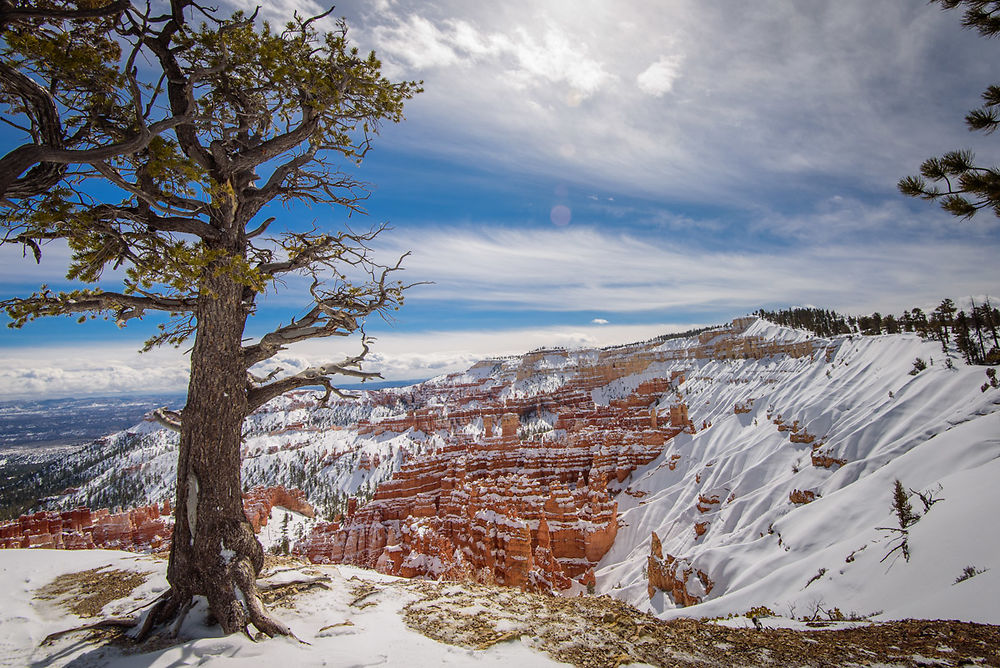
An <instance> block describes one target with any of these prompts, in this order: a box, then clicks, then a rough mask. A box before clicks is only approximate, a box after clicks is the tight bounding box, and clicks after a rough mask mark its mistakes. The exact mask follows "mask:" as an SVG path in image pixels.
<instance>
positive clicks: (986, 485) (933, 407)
mask: <svg viewBox="0 0 1000 668" xmlns="http://www.w3.org/2000/svg"><path fill="white" fill-rule="evenodd" d="M765 327H766V328H767V329H768V330H773V329H775V328H776V326H773V325H768V324H765V323H762V322H759V323H758V328H759V329H763V328H765ZM751 329H753V328H751ZM777 329H778V330H783V331H778V332H768V336H775V335H778V336H791V335H793V333H792V332H790V330H784V329H783V328H777ZM834 343H835V345H836V346H837V348H836V353H835V355H833V357H832V361H831V363H826V362H825V361H824V360H823V358H822V356H818V357H817V359H816V360H815V361H811V360H810V359H809V358H799V359H791V358H788V357H786V356H781V355H779V356H775V357H774V358H765V359H764V360H760V361H757V360H737V361H728V362H720V361H708V360H698V361H697V362H696V363H695V364H694V365H693V368H691V370H690V372H689V378H690V380H688V381H687V382H686V383H685V384H684V385H683V386H682V387H683V388H684V392H685V395H686V399H687V402H688V404H689V406H690V411H691V418H692V420H694V422H695V423H696V424H697V425H701V424H702V422H703V421H704V420H707V421H709V422H710V423H711V426H710V427H709V428H708V429H706V430H703V431H700V432H699V433H697V434H695V435H682V436H679V437H677V438H675V439H674V440H673V441H672V442H670V443H669V444H668V447H667V448H666V449H665V451H664V453H663V455H662V456H661V457H660V458H659V459H657V460H655V461H653V462H652V463H651V464H650V465H648V466H647V467H646V468H645V469H644V470H641V471H637V472H635V473H634V474H633V476H632V479H631V481H630V485H629V488H630V491H633V492H637V493H638V495H639V496H641V495H642V493H645V494H646V496H643V497H642V498H641V500H638V499H636V498H634V497H633V496H630V495H625V494H623V495H620V496H619V497H618V499H619V504H620V512H621V514H620V519H621V522H622V524H624V525H626V526H624V527H623V528H622V529H621V530H620V531H619V533H618V537H617V539H616V542H615V545H614V547H613V548H612V550H611V551H610V552H609V553H608V554H607V555H606V556H605V558H604V560H603V561H602V562H601V568H600V570H599V571H598V573H597V575H598V587H597V588H598V591H602V592H607V593H611V594H612V595H614V596H616V597H619V598H622V599H624V600H626V601H628V602H630V603H632V604H634V605H636V606H638V607H639V608H640V609H644V610H648V611H651V612H654V613H656V614H658V615H659V616H661V617H664V618H670V617H674V616H678V615H684V616H689V615H690V616H724V615H728V614H731V613H737V614H739V613H742V612H745V611H746V610H749V609H751V608H753V607H755V606H760V605H765V606H767V607H769V608H771V609H772V610H774V611H775V612H776V613H780V614H785V615H789V616H802V615H808V614H812V613H813V612H814V611H815V610H816V608H817V606H819V607H820V608H822V609H823V610H828V611H829V610H833V609H834V608H839V610H840V611H841V612H843V613H844V614H845V615H848V614H851V613H856V614H871V613H874V612H878V611H882V617H884V618H902V617H929V618H956V619H964V620H972V621H982V622H991V623H998V622H1000V603H997V601H1000V532H998V531H997V529H998V528H1000V525H998V521H997V519H996V511H997V510H998V509H1000V490H998V489H997V488H996V481H997V480H1000V477H998V475H1000V413H998V412H997V411H998V408H1000V390H997V389H993V388H990V389H989V390H988V391H987V392H985V393H983V392H981V391H980V385H981V384H982V381H983V380H984V379H985V376H984V375H983V368H982V367H967V366H965V365H963V364H961V363H960V362H958V361H957V360H953V362H954V367H955V368H947V367H946V365H945V357H944V355H943V354H942V352H941V348H940V346H939V344H936V343H929V342H925V341H922V340H921V339H920V338H919V337H917V336H915V335H891V336H888V335H887V336H876V337H855V338H853V339H851V338H840V339H835V340H834ZM917 357H921V358H922V359H924V360H925V361H927V362H928V363H931V364H932V366H929V367H928V368H927V369H926V370H924V371H922V372H920V373H918V374H916V375H910V373H909V372H910V371H911V370H912V369H913V361H914V359H915V358H917ZM749 399H753V405H752V410H751V412H749V413H743V414H735V413H734V410H733V409H734V405H735V404H736V403H738V402H745V401H747V400H749ZM778 416H781V418H783V421H784V422H786V423H791V422H792V421H793V420H798V422H799V425H800V426H801V427H802V428H804V429H805V430H806V431H807V432H808V433H810V434H813V435H815V436H816V437H817V441H816V442H817V443H819V442H822V443H823V445H822V446H821V447H820V448H819V450H820V451H822V452H824V453H826V454H828V455H829V456H830V457H832V458H837V459H843V460H846V463H845V464H844V465H843V466H840V467H838V466H836V465H833V466H832V467H831V468H830V469H827V468H823V467H817V466H813V465H812V462H811V458H810V453H811V451H812V446H811V445H809V444H797V443H792V442H790V441H789V433H788V432H781V431H778V430H777V426H776V425H775V423H774V422H773V421H772V419H774V418H778ZM769 417H770V418H771V419H769ZM677 455H680V457H679V458H677V457H676V456H677ZM671 460H674V466H675V468H674V470H670V468H669V466H668V465H667V464H668V462H671ZM896 479H899V480H901V481H902V482H903V484H904V486H905V487H907V488H908V489H913V490H917V491H925V492H926V491H932V492H933V497H934V498H940V499H941V501H939V502H937V503H934V504H933V506H932V507H931V508H930V510H929V511H928V512H927V513H926V517H923V518H922V519H921V520H920V521H918V522H917V523H916V524H915V525H914V526H913V527H912V528H911V529H910V532H909V533H910V535H909V539H908V544H909V548H910V552H911V555H912V557H911V559H910V561H909V562H906V561H905V560H904V559H902V558H900V552H898V551H897V552H895V553H894V554H893V555H892V556H890V557H889V558H888V559H886V560H885V561H884V562H883V561H882V559H883V557H884V556H885V555H886V553H887V552H889V550H890V549H891V547H892V542H891V541H892V540H893V539H894V538H895V534H894V533H893V532H890V531H885V530H879V529H877V527H887V526H898V523H897V521H896V517H895V516H894V515H893V514H892V512H891V508H890V504H891V491H892V488H893V484H894V480H896ZM793 490H809V491H812V492H814V493H815V495H816V497H817V498H816V500H815V501H813V502H811V503H808V504H806V505H797V504H794V503H792V502H791V501H790V500H789V495H790V493H791V492H792V491H793ZM699 494H701V495H704V496H706V497H709V496H712V495H715V496H717V497H718V498H719V499H720V503H718V504H708V508H707V512H701V511H700V510H699V509H698V508H697V506H696V504H697V502H698V496H699ZM911 502H912V503H913V504H914V509H915V510H917V511H918V512H919V513H920V514H924V509H923V506H922V504H921V502H920V500H919V499H918V498H917V497H916V496H913V497H911ZM703 506H704V504H703ZM696 522H698V523H701V522H707V523H708V526H707V530H706V532H705V534H704V535H702V536H700V537H699V536H697V535H696V534H695V531H694V525H695V523H696ZM653 531H655V532H656V533H657V535H658V536H659V538H660V539H661V541H662V544H663V552H664V553H665V554H670V555H673V556H675V557H678V558H682V559H684V560H686V561H687V562H688V563H689V564H690V565H691V566H692V567H693V568H696V569H699V570H701V571H703V572H705V573H706V574H707V575H708V576H709V578H710V579H711V581H712V582H713V583H714V587H713V588H712V591H711V592H710V593H709V594H708V595H707V596H705V597H704V602H703V603H701V604H700V605H697V606H693V607H689V608H683V609H682V608H677V607H676V606H674V604H673V602H672V601H671V599H670V597H668V596H666V595H665V594H663V593H662V592H657V593H656V594H655V595H654V597H653V598H652V599H650V598H649V597H648V594H647V588H646V578H645V576H644V572H643V571H644V568H645V567H646V563H647V557H648V556H649V554H650V534H651V532H653ZM966 566H973V567H974V568H975V569H976V570H984V571H985V572H983V573H982V574H979V575H976V576H975V577H974V579H970V580H967V581H964V582H961V583H958V584H955V580H956V578H958V576H960V575H961V574H962V573H963V569H964V568H965V567H966ZM700 587H701V583H700V582H697V580H694V581H693V582H692V583H690V584H689V586H688V591H689V592H691V593H692V594H696V595H703V594H704V591H703V589H702V590H701V591H699V588H700Z"/></svg>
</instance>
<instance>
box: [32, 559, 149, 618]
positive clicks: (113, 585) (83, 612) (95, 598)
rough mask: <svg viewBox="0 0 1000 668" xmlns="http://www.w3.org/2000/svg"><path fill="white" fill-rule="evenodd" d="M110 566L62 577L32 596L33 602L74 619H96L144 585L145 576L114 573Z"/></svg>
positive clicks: (117, 571) (133, 573)
mask: <svg viewBox="0 0 1000 668" xmlns="http://www.w3.org/2000/svg"><path fill="white" fill-rule="evenodd" d="M109 569H111V565H110V564H109V565H106V566H100V567H98V568H92V569H90V570H88V571H79V572H77V573H65V574H63V575H60V576H59V577H57V578H56V579H55V580H53V581H52V582H50V583H48V584H47V585H45V586H44V587H41V588H39V589H38V591H36V592H35V598H36V599H39V600H42V601H54V602H55V603H56V604H58V605H61V606H62V607H64V608H66V609H67V610H69V611H70V612H72V613H73V614H74V615H76V616H78V617H97V616H98V615H100V614H101V611H102V610H103V609H104V606H106V605H107V604H108V603H111V602H112V601H117V600H119V599H122V598H127V597H129V596H131V595H132V592H133V591H135V589H136V588H137V587H139V586H140V585H143V584H145V582H146V580H147V578H149V574H148V573H137V572H136V571H126V570H115V569H111V570H109Z"/></svg>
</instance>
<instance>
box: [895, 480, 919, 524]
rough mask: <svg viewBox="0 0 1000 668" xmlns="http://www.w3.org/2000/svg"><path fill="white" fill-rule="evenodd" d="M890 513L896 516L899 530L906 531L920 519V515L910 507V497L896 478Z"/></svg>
mask: <svg viewBox="0 0 1000 668" xmlns="http://www.w3.org/2000/svg"><path fill="white" fill-rule="evenodd" d="M892 512H894V513H895V514H896V519H897V520H898V521H899V528H900V529H908V528H909V527H910V526H912V525H913V524H914V523H915V522H916V521H917V520H919V519H920V515H918V514H917V513H916V512H915V511H914V510H913V506H912V505H910V495H909V494H908V493H907V492H906V488H905V487H903V483H902V482H900V481H899V479H898V478H897V479H896V482H895V484H894V485H893V488H892Z"/></svg>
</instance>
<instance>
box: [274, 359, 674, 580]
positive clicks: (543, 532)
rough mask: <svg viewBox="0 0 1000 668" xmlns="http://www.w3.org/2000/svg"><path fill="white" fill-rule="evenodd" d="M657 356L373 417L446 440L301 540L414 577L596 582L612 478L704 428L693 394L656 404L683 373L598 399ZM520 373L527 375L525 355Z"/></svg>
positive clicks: (340, 557) (606, 543) (316, 554)
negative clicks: (696, 426) (510, 393)
mask: <svg viewBox="0 0 1000 668" xmlns="http://www.w3.org/2000/svg"><path fill="white" fill-rule="evenodd" d="M544 352H545V355H542V357H545V356H551V355H553V354H554V353H553V352H552V351H544ZM539 355H541V353H539V354H536V355H535V357H534V358H532V357H531V356H528V358H526V359H525V361H524V362H522V367H523V366H524V364H527V363H537V362H538V361H539V360H540V359H542V357H539ZM532 359H534V362H532ZM650 363H651V360H650V359H643V360H639V361H638V362H637V361H636V360H635V359H634V357H629V358H628V359H622V360H614V361H611V362H609V363H605V364H594V365H591V366H588V367H586V368H584V369H583V370H582V371H581V372H579V373H576V374H575V375H574V377H573V378H572V379H571V380H569V381H567V382H565V383H563V384H561V385H560V386H559V387H558V389H556V390H553V391H551V392H540V393H536V394H534V395H531V396H523V397H506V398H505V400H501V399H500V397H499V394H498V393H497V388H496V387H489V386H485V385H484V386H482V387H479V386H476V385H475V384H467V385H465V386H462V387H460V391H459V392H457V393H455V394H454V395H452V396H451V397H450V400H445V401H442V402H441V403H440V404H439V406H440V407H439V408H436V409H433V410H432V409H426V408H424V409H421V411H419V413H418V414H408V415H406V416H403V417H394V418H392V419H389V420H385V421H382V422H380V423H378V424H377V425H365V426H363V428H364V429H365V430H367V431H371V432H372V433H384V432H386V431H395V430H403V429H410V428H415V426H417V425H419V427H420V428H421V429H437V432H436V433H437V435H438V436H440V437H441V438H442V440H443V445H441V446H439V447H438V448H437V450H436V452H434V453H432V454H431V455H427V456H423V457H417V458H413V459H411V460H410V461H408V462H406V463H405V464H403V465H402V467H401V468H400V469H399V470H398V471H397V472H396V473H395V475H394V476H393V478H392V479H391V480H389V481H387V482H385V483H383V484H381V485H380V486H379V488H378V490H377V492H376V493H375V497H374V499H373V501H372V502H371V503H369V504H368V505H366V506H364V507H363V508H361V509H358V510H354V511H353V512H352V511H351V509H349V511H348V514H347V516H346V517H342V518H341V519H340V521H339V522H332V523H324V524H320V525H318V526H317V527H315V529H314V530H313V532H312V533H311V534H310V535H309V536H307V538H306V539H305V540H304V541H301V542H299V543H298V544H297V545H296V546H295V548H294V551H295V552H296V553H297V554H300V555H302V556H305V557H307V558H309V559H310V560H312V561H315V562H320V563H350V564H356V565H360V566H367V567H374V568H377V569H379V570H380V571H382V572H384V573H389V574H393V575H402V576H405V577H413V576H417V575H423V576H430V577H446V578H467V579H474V580H478V581H482V582H490V583H497V584H501V585H507V586H515V587H521V588H525V589H535V590H550V589H565V588H567V587H569V586H570V583H571V582H570V581H571V579H578V580H581V581H582V582H584V583H585V584H586V583H587V582H590V583H591V584H593V570H592V569H593V567H594V566H595V565H596V564H597V562H598V561H600V559H601V558H602V557H603V556H604V554H605V553H606V552H607V551H608V550H609V549H610V547H611V545H612V543H613V542H614V539H615V535H616V533H617V531H618V520H617V503H616V502H615V501H614V500H613V499H612V491H609V484H610V485H611V486H612V487H613V488H614V491H617V488H616V486H617V485H618V484H619V483H622V482H623V481H625V480H626V478H627V477H628V476H629V475H630V474H631V473H632V471H634V470H635V469H636V468H637V467H639V466H643V465H645V464H648V463H649V462H651V461H652V460H653V459H655V458H656V457H657V456H658V455H659V454H660V453H661V452H662V450H663V446H664V443H666V441H667V440H668V439H670V438H672V437H673V436H675V435H676V434H678V433H680V432H681V431H682V430H693V425H691V422H690V420H689V419H688V418H687V410H686V406H684V405H683V404H679V407H675V409H674V410H672V411H671V415H670V419H669V420H661V419H660V417H659V416H658V414H657V411H656V408H655V406H656V404H657V402H658V401H659V399H660V397H661V395H663V394H665V393H667V392H672V391H673V390H674V389H675V386H676V385H677V384H679V383H680V382H683V376H682V375H681V374H680V373H675V374H673V375H672V377H671V378H656V379H651V380H647V381H645V382H643V383H640V384H639V385H638V387H636V388H635V389H634V390H633V391H632V392H630V393H627V394H626V395H625V396H624V397H623V398H618V399H612V400H610V401H609V402H608V404H607V405H600V406H599V405H596V404H595V402H594V400H593V398H592V397H591V391H592V390H593V389H595V388H597V387H601V386H603V385H605V384H607V383H608V382H610V381H614V380H616V379H618V378H621V377H624V376H625V375H630V374H633V373H636V369H639V370H640V371H641V370H642V369H644V368H646V367H648V366H649V364H650ZM574 371H577V369H574ZM517 375H518V377H520V378H522V379H523V378H524V377H529V376H528V375H527V374H526V373H525V372H524V370H523V368H519V369H517ZM609 379H610V380H609ZM542 413H545V414H548V415H554V416H555V419H554V421H553V422H554V424H553V425H552V427H553V428H552V429H551V430H549V431H547V433H540V432H539V433H531V431H530V425H523V424H522V418H523V417H524V416H527V415H538V414H542Z"/></svg>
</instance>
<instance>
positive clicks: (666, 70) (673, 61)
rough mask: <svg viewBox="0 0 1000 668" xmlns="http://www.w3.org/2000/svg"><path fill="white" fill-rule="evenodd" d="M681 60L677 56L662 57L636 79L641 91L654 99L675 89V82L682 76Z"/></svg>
mask: <svg viewBox="0 0 1000 668" xmlns="http://www.w3.org/2000/svg"><path fill="white" fill-rule="evenodd" d="M680 70H681V59H680V58H679V57H677V56H660V58H659V59H658V60H657V61H656V62H655V63H653V64H651V65H650V66H649V67H647V68H646V69H644V70H643V71H642V72H640V73H639V74H638V76H636V78H635V82H636V85H638V86H639V90H641V91H642V92H643V93H646V94H648V95H652V96H653V97H662V96H663V95H664V94H666V93H669V92H670V91H671V90H672V89H673V87H674V81H675V80H676V79H677V77H678V76H680Z"/></svg>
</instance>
